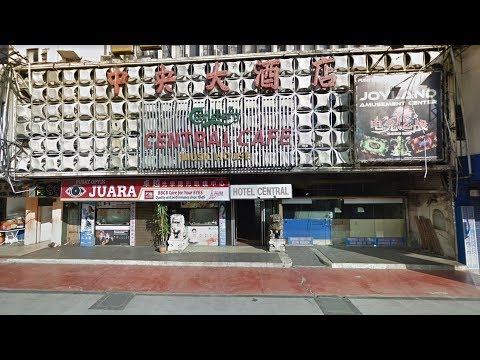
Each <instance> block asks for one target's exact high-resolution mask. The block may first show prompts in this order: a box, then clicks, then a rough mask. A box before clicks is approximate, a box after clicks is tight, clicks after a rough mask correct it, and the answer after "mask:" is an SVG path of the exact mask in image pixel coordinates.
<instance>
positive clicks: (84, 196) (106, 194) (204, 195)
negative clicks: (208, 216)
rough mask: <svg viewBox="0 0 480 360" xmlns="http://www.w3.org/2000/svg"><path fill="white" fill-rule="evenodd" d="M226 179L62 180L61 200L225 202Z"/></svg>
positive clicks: (227, 195) (227, 184) (226, 194)
mask: <svg viewBox="0 0 480 360" xmlns="http://www.w3.org/2000/svg"><path fill="white" fill-rule="evenodd" d="M229 199H230V195H229V183H228V179H226V178H192V179H159V178H151V179H150V178H149V179H145V178H143V179H108V178H107V179H100V178H92V179H74V180H64V181H62V200H63V201H92V200H108V201H125V200H130V201H225V200H229Z"/></svg>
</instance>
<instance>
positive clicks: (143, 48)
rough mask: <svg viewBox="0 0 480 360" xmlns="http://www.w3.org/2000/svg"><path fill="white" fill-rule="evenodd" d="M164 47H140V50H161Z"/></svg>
mask: <svg viewBox="0 0 480 360" xmlns="http://www.w3.org/2000/svg"><path fill="white" fill-rule="evenodd" d="M161 48H162V45H140V50H142V51H145V50H160V49H161Z"/></svg>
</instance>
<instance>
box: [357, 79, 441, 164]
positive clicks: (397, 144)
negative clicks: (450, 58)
mask: <svg viewBox="0 0 480 360" xmlns="http://www.w3.org/2000/svg"><path fill="white" fill-rule="evenodd" d="M440 76H441V74H440V73H439V72H428V73H408V74H388V75H387V74H375V75H357V76H356V77H355V107H356V121H355V122H356V134H355V135H356V136H355V138H356V140H355V146H356V152H357V159H358V161H363V162H368V161H380V162H381V161H412V160H425V159H428V160H441V159H442V157H443V153H442V146H441V140H442V121H441V119H442V112H441V111H442V110H441V109H442V107H441V99H442V97H441V78H440Z"/></svg>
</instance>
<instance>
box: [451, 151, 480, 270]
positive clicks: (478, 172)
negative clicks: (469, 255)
mask: <svg viewBox="0 0 480 360" xmlns="http://www.w3.org/2000/svg"><path fill="white" fill-rule="evenodd" d="M459 162H460V163H459V165H460V166H459V174H458V177H459V180H458V193H457V198H456V199H455V221H456V224H457V229H456V232H457V242H458V261H459V262H461V263H462V264H465V263H466V259H465V243H464V239H463V228H462V212H461V206H473V207H474V212H475V226H476V228H477V241H479V240H478V234H479V232H478V230H479V226H480V197H472V196H470V189H472V188H473V189H475V188H476V189H479V188H480V154H477V155H472V156H471V164H472V176H470V177H469V176H468V161H467V157H466V156H462V157H461V158H459ZM454 186H455V185H454Z"/></svg>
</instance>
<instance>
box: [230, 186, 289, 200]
mask: <svg viewBox="0 0 480 360" xmlns="http://www.w3.org/2000/svg"><path fill="white" fill-rule="evenodd" d="M291 198H292V184H259V185H257V184H255V185H230V199H291Z"/></svg>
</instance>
